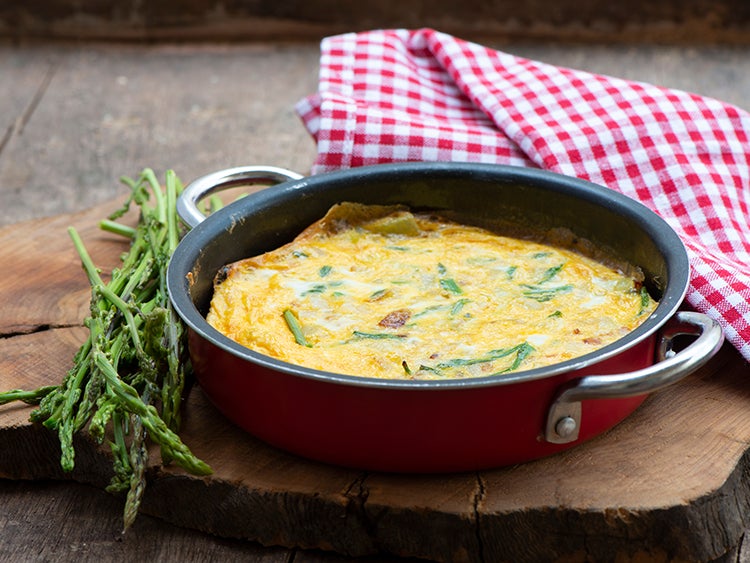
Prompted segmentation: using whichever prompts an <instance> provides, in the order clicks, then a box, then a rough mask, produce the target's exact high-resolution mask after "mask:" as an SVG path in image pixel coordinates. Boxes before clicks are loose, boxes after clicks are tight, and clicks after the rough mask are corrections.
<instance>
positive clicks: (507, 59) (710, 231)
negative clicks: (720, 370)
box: [297, 29, 750, 360]
mask: <svg viewBox="0 0 750 563" xmlns="http://www.w3.org/2000/svg"><path fill="white" fill-rule="evenodd" d="M297 112H298V114H299V115H300V117H301V118H302V121H303V122H304V124H305V126H306V128H307V129H308V131H309V132H310V133H311V134H312V136H313V137H314V139H315V140H316V142H317V147H318V156H317V159H316V161H315V163H314V167H313V173H319V172H323V171H328V170H335V169H340V168H350V167H355V166H362V165H368V164H377V163H385V162H396V161H436V160H444V161H464V162H492V163H502V164H512V165H517V166H527V167H539V168H545V169H548V170H552V171H555V172H558V173H562V174H566V175H568V176H576V177H579V178H583V179H585V180H589V181H591V182H594V183H597V184H600V185H604V186H608V187H609V188H611V189H614V190H618V191H620V192H622V193H624V194H626V195H628V196H630V197H632V198H634V199H637V200H640V201H641V202H642V203H644V204H645V205H647V206H648V207H650V208H651V209H652V210H653V211H655V212H656V213H658V214H659V215H660V216H661V217H663V218H664V219H665V220H666V221H667V222H668V223H669V224H670V225H671V226H672V227H673V228H674V229H675V230H676V231H677V233H678V234H679V235H680V237H681V238H682V240H683V241H684V242H685V245H686V247H687V249H688V253H689V255H690V262H691V265H692V274H691V282H690V287H689V289H688V294H687V300H688V302H689V303H690V305H692V306H693V307H694V308H695V309H696V310H698V311H702V312H704V313H707V314H708V315H710V316H711V317H713V318H715V319H717V320H718V321H719V322H720V323H721V324H722V326H723V328H724V330H725V334H726V337H727V339H728V340H729V341H730V342H731V343H732V344H733V345H734V346H735V347H736V348H737V349H738V350H739V351H740V353H741V354H742V355H743V357H744V358H745V359H747V360H750V224H748V223H749V222H750V213H749V211H748V209H749V205H750V162H748V161H749V160H750V142H748V135H749V133H750V114H748V113H746V112H745V111H743V110H741V109H738V108H737V107H734V106H731V105H729V104H726V103H723V102H720V101H717V100H714V99H710V98H706V97H703V96H698V95H695V94H690V93H687V92H682V91H678V90H670V89H665V88H660V87H657V86H653V85H650V84H645V83H639V82H632V81H626V80H621V79H618V78H612V77H608V76H601V75H596V74H591V73H587V72H582V71H578V70H571V69H566V68H560V67H556V66H552V65H549V64H544V63H541V62H538V61H533V60H529V59H524V58H520V57H517V56H513V55H510V54H507V53H503V52H500V51H495V50H491V49H488V48H486V47H483V46H481V45H477V44H475V43H470V42H467V41H463V40H461V39H458V38H455V37H452V36H450V35H446V34H444V33H440V32H437V31H435V30H431V29H420V30H384V31H372V32H365V33H350V34H345V35H340V36H336V37H330V38H327V39H325V40H324V41H323V43H322V53H321V69H320V87H319V91H318V92H317V93H316V94H314V95H311V96H309V97H307V98H305V99H303V100H301V101H300V102H299V103H298V105H297Z"/></svg>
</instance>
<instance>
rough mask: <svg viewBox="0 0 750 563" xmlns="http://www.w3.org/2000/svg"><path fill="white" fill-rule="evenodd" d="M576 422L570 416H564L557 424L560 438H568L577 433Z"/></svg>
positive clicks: (556, 430)
mask: <svg viewBox="0 0 750 563" xmlns="http://www.w3.org/2000/svg"><path fill="white" fill-rule="evenodd" d="M576 426H577V424H576V421H575V419H573V418H572V417H570V416H564V417H563V418H561V419H560V420H558V421H557V423H556V424H555V432H556V433H557V435H558V436H560V438H567V437H568V436H570V435H572V434H573V433H574V432H575V431H576Z"/></svg>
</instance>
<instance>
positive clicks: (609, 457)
mask: <svg viewBox="0 0 750 563" xmlns="http://www.w3.org/2000/svg"><path fill="white" fill-rule="evenodd" d="M111 207H112V205H111V204H110V206H109V207H107V206H103V207H98V208H95V209H92V210H90V211H88V212H82V213H79V214H76V215H72V216H67V217H60V218H57V219H55V220H54V221H52V222H45V223H44V224H45V226H46V228H45V229H44V230H43V231H41V232H40V231H39V224H40V223H39V222H38V221H32V222H29V223H21V224H18V225H15V226H13V227H7V228H5V229H0V239H2V240H4V241H5V242H6V243H8V242H13V241H14V240H26V239H31V238H34V237H32V236H31V235H32V233H34V234H35V236H36V239H35V241H34V242H28V243H23V245H24V246H23V248H24V251H23V252H20V251H10V250H9V249H10V248H13V244H3V245H2V246H0V260H2V261H3V263H4V264H6V265H8V266H9V268H10V270H9V271H11V272H13V273H14V274H13V275H12V276H6V277H5V278H3V280H2V281H0V295H2V296H4V297H6V298H9V299H10V298H11V297H12V296H13V295H14V294H16V293H17V292H18V291H19V289H18V288H19V287H26V286H29V291H32V292H33V293H34V295H35V299H36V300H35V301H34V303H39V304H40V305H35V304H34V303H31V304H30V303H29V302H28V301H27V302H26V305H25V307H26V308H30V309H34V308H37V309H38V310H37V311H36V312H33V313H26V312H24V307H22V306H20V305H13V307H14V309H13V310H14V311H15V312H12V314H11V313H8V312H5V313H4V316H3V317H2V323H0V327H2V330H3V333H4V334H5V337H4V338H2V339H0V382H2V387H3V388H12V387H24V388H32V387H35V386H38V385H41V384H49V383H55V382H57V381H59V380H60V379H61V377H62V376H63V374H64V373H65V371H66V369H67V368H68V366H69V365H70V362H71V358H72V355H73V353H74V352H75V350H76V349H77V347H78V345H79V344H80V342H82V340H83V338H84V337H85V332H84V330H83V329H82V327H81V326H80V324H81V318H80V314H81V312H82V311H85V307H86V303H87V299H88V296H87V294H86V292H85V291H84V289H85V287H86V286H87V282H86V280H85V278H84V276H83V273H82V271H81V270H80V267H79V266H78V265H76V264H75V260H74V259H73V258H71V257H70V256H68V257H66V258H60V259H59V262H58V261H57V259H56V258H54V257H51V256H50V252H52V253H53V254H55V255H57V253H58V252H59V253H63V254H64V252H65V250H64V247H65V246H66V245H67V244H69V243H68V242H67V241H66V239H65V235H64V229H65V227H64V226H63V225H65V226H67V225H68V224H73V225H76V226H77V227H78V228H79V229H80V231H81V233H82V234H83V235H84V240H85V241H86V243H87V246H88V247H89V250H90V252H91V254H92V256H93V258H94V261H95V262H96V263H97V264H98V265H100V266H102V267H107V268H109V267H111V266H113V265H115V264H116V263H117V262H118V258H119V255H120V253H121V251H122V249H123V247H122V242H121V241H119V240H117V239H114V238H112V237H111V236H108V235H104V234H97V229H96V227H95V225H96V222H97V220H98V219H99V218H100V217H101V216H102V212H103V210H104V208H107V209H109V208H111ZM105 213H106V212H105ZM61 255H62V254H61ZM44 263H49V264H51V265H54V271H55V272H56V275H55V276H54V283H53V282H52V281H50V277H49V276H46V275H44V273H43V270H42V269H41V268H40V267H39V264H44ZM18 276H22V277H23V279H24V280H25V283H24V284H21V285H18V284H19V283H20V282H19V281H18V279H17V278H18ZM73 295H74V296H75V298H74V297H71V296H73ZM14 316H16V317H18V316H22V317H24V318H25V320H24V321H23V322H18V321H15V320H14ZM75 319H78V320H77V321H76V320H75ZM66 323H67V324H66ZM62 325H65V326H62ZM19 326H23V327H25V328H24V329H23V330H19V329H18V327H19ZM747 374H748V366H747V365H746V364H745V363H744V362H743V361H742V360H741V359H740V357H739V355H738V354H737V353H736V352H735V351H734V350H733V349H731V348H729V347H725V348H724V349H723V350H722V351H721V353H720V354H719V355H718V356H717V357H716V358H715V359H714V360H712V361H711V362H710V363H709V365H708V366H707V367H705V368H704V369H702V370H700V372H699V373H697V374H694V375H692V376H690V377H689V378H687V379H685V380H683V382H681V383H680V384H678V385H675V386H673V387H672V388H669V389H667V390H665V391H663V392H660V393H657V394H655V395H653V396H652V397H650V398H649V399H648V400H647V401H646V402H645V403H644V405H643V406H642V407H641V408H640V409H639V410H638V411H636V412H635V413H634V414H633V415H632V416H631V417H630V418H628V419H627V420H626V421H625V422H623V423H622V424H620V425H619V426H617V427H616V428H614V429H613V430H611V431H610V432H608V433H606V434H605V435H603V436H601V437H599V438H597V439H595V440H592V441H591V442H589V443H587V444H584V445H582V446H579V447H577V448H575V449H573V450H570V451H569V452H566V453H563V454H559V455H556V456H554V457H550V458H548V459H544V460H539V461H536V462H532V463H527V464H522V465H518V466H514V467H509V468H503V469H498V470H494V471H483V472H479V473H467V474H452V475H432V476H419V475H392V474H380V473H370V472H363V471H357V470H351V469H346V468H338V467H333V466H328V465H323V464H320V463H316V462H312V461H308V460H304V459H301V458H298V457H295V456H292V455H289V454H286V453H284V452H281V451H279V450H276V449H274V448H272V447H270V446H268V445H266V444H264V443H262V442H260V441H259V440H257V439H255V438H253V437H252V436H249V435H247V434H245V433H244V432H242V431H240V430H239V429H237V428H236V427H234V426H233V425H231V424H230V423H229V422H227V421H226V420H225V419H224V418H223V417H222V416H221V415H220V414H219V413H218V412H217V411H216V409H214V407H213V406H212V405H211V404H210V403H209V402H208V401H207V400H206V398H205V396H204V395H203V394H202V392H201V390H200V388H198V387H194V388H193V389H191V391H190V393H189V396H188V399H187V402H186V405H185V410H184V424H183V429H182V432H181V436H182V437H183V439H184V441H185V442H186V443H187V444H188V445H189V446H190V447H191V449H193V451H194V452H195V453H196V454H197V455H198V456H199V457H201V458H202V459H204V460H205V461H207V462H208V463H209V464H210V465H211V466H212V467H213V469H214V474H213V475H212V476H210V477H205V478H196V477H193V476H190V475H187V474H185V473H184V472H183V471H181V470H179V469H176V468H171V467H162V466H160V465H158V464H155V465H153V466H152V467H151V468H150V470H149V484H148V488H147V492H146V496H145V500H144V505H143V509H144V514H147V515H150V516H152V517H156V518H158V519H159V520H160V521H162V522H165V523H171V524H174V525H176V526H178V527H180V528H184V529H189V530H198V531H200V532H202V533H208V534H211V535H214V536H216V537H223V538H230V539H236V540H250V541H252V542H256V543H257V544H260V545H267V546H282V547H287V548H293V549H296V548H304V549H315V550H324V551H332V552H336V553H338V554H340V555H341V556H347V557H349V556H352V557H353V556H370V557H374V556H378V554H387V555H397V556H404V557H421V558H427V559H432V560H437V561H467V562H475V561H476V562H481V561H545V560H560V561H585V560H596V561H607V560H617V561H640V560H663V561H682V560H684V561H696V560H700V561H705V560H711V559H716V558H719V557H726V556H727V555H726V554H729V553H736V550H737V546H738V545H739V543H740V540H741V537H742V535H743V532H744V530H745V529H746V528H747V527H748V525H750V522H748V521H747V520H748V514H750V486H749V485H748V476H750V465H749V462H750V459H748V454H747V444H748V443H750V387H749V386H748V385H747ZM30 410H31V407H27V406H23V405H17V404H11V405H5V406H2V407H0V477H3V478H6V479H47V478H52V479H71V480H75V481H77V482H81V483H87V484H91V485H93V486H94V487H96V488H97V489H101V488H103V487H104V486H105V485H106V482H107V480H108V478H109V471H110V470H109V459H108V453H107V450H106V448H105V447H102V446H99V445H98V444H96V443H94V442H93V441H92V440H91V439H90V438H89V437H87V436H86V435H85V434H83V435H81V436H79V437H78V439H77V441H76V447H77V457H76V469H75V470H74V472H73V473H72V474H68V475H64V474H62V473H61V471H60V470H59V466H58V458H57V456H58V455H59V447H58V446H57V443H56V437H55V436H54V435H52V433H50V432H49V431H46V430H44V429H43V428H42V427H41V426H39V425H36V424H32V423H30V422H28V414H29V412H30ZM488 447H491V444H488ZM156 459H158V458H154V460H156ZM108 502H109V501H108ZM76 510H78V509H76ZM107 525H110V524H107ZM5 526H6V527H7V526H8V524H7V523H6V524H5ZM0 532H3V529H2V528H0ZM3 533H4V532H3ZM231 545H235V544H231ZM14 549H15V548H14ZM274 553H275V552H273V551H271V552H268V555H267V556H268V557H271V560H274V559H273V557H275V555H274ZM265 556H266V555H264V557H265ZM295 560H296V559H295Z"/></svg>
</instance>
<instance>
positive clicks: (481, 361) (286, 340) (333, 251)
mask: <svg viewBox="0 0 750 563" xmlns="http://www.w3.org/2000/svg"><path fill="white" fill-rule="evenodd" d="M656 305H657V303H656V301H655V300H654V299H653V298H652V297H651V296H650V295H649V293H648V292H647V291H646V289H645V288H644V287H643V284H642V275H638V273H637V271H635V273H634V271H633V270H630V271H628V273H627V274H626V273H625V272H624V271H623V269H618V268H614V267H612V266H610V265H607V264H605V263H603V262H601V261H599V260H595V259H593V258H590V257H587V256H585V255H583V254H582V253H580V252H578V251H577V250H573V249H569V248H565V247H563V246H558V245H553V244H549V243H545V242H540V241H537V240H529V239H525V238H519V237H514V236H505V235H501V234H497V233H495V232H492V231H490V230H487V229H483V228H479V227H477V226H473V225H465V224H461V223H459V222H455V221H451V220H447V219H444V218H441V217H438V216H434V215H432V214H420V213H416V212H412V211H410V210H409V209H406V208H403V207H400V206H365V205H361V204H352V203H343V204H340V205H337V206H334V207H333V208H332V209H331V210H330V211H329V213H328V214H327V215H326V216H325V217H324V218H323V219H321V220H320V221H318V222H316V223H315V224H313V225H311V226H310V227H309V228H308V229H306V230H305V231H304V232H303V233H301V234H300V235H299V236H298V237H297V238H296V239H295V240H294V241H292V242H290V243H289V244H286V245H284V246H282V247H280V248H278V249H276V250H273V251H271V252H267V253H265V254H262V255H260V256H256V257H252V258H248V259H245V260H242V261H239V262H236V263H233V264H229V265H227V266H226V267H224V268H223V269H222V271H221V272H219V274H218V275H217V277H216V280H215V283H214V295H213V298H212V301H211V306H210V311H209V313H208V315H207V319H208V322H209V323H210V324H211V325H212V326H213V327H214V328H216V329H217V330H219V331H220V332H221V333H223V334H225V335H226V336H228V337H229V338H231V339H233V340H235V341H236V342H238V343H240V344H242V345H244V346H246V347H248V348H251V349H253V350H256V351H258V352H260V353H263V354H266V355H269V356H273V357H275V358H278V359H281V360H283V361H286V362H289V363H292V364H297V365H301V366H306V367H309V368H314V369H319V370H324V371H328V372H335V373H340V374H348V375H354V376H366V377H378V378H400V379H403V378H407V379H437V378H439V379H442V378H467V377H481V376H492V375H501V374H505V373H509V372H515V371H518V370H527V369H532V368H536V367H541V366H547V365H550V364H555V363H558V362H561V361H564V360H568V359H570V358H574V357H578V356H581V355H583V354H586V353H588V352H591V351H594V350H596V349H598V348H601V347H603V346H605V345H607V344H609V343H611V342H613V341H615V340H617V339H619V338H620V337H622V336H624V335H626V334H627V333H629V332H630V331H632V330H633V329H634V328H635V327H637V326H638V325H640V324H641V323H642V322H643V321H644V320H645V319H647V318H648V316H649V315H650V314H651V312H652V311H653V310H654V309H655V308H656Z"/></svg>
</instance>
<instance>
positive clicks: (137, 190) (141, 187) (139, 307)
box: [0, 169, 211, 529]
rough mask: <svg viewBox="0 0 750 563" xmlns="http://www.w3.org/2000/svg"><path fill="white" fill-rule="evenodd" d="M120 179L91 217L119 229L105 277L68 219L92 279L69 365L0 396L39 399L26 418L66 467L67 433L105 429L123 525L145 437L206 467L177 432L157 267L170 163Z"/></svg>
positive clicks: (182, 377) (179, 373) (177, 371)
mask: <svg viewBox="0 0 750 563" xmlns="http://www.w3.org/2000/svg"><path fill="white" fill-rule="evenodd" d="M123 182H124V183H125V184H127V186H128V187H129V188H130V196H129V197H128V199H127V200H126V202H125V203H124V205H123V206H122V208H121V209H119V210H117V211H115V212H114V213H113V214H112V215H111V216H110V217H109V218H107V219H105V220H103V221H102V222H101V224H100V226H101V228H103V229H105V230H107V231H110V232H113V233H117V234H120V235H123V236H125V237H128V238H129V239H130V240H131V244H130V248H129V250H128V251H127V252H126V253H125V254H124V255H123V257H122V263H121V265H120V267H119V268H116V269H114V270H113V271H112V273H111V277H110V280H109V281H108V282H107V283H105V282H104V281H103V279H102V277H101V276H100V273H99V270H98V269H97V268H96V266H95V265H94V263H93V261H92V259H91V257H90V256H89V254H88V252H87V250H86V248H85V246H84V244H83V241H82V240H81V238H80V236H79V235H78V233H77V232H76V231H75V229H73V228H72V227H71V228H70V229H69V234H70V236H71V238H72V240H73V244H74V246H75V248H76V250H77V252H78V254H79V256H80V258H81V262H82V265H83V269H84V270H85V272H86V275H87V276H88V279H89V282H90V284H91V313H90V316H89V317H88V318H87V319H86V321H85V325H86V327H87V328H88V330H89V335H88V338H87V340H86V341H85V342H84V344H83V345H82V346H81V347H80V349H79V350H78V352H77V353H76V355H75V357H74V365H73V367H72V369H71V370H70V371H69V372H68V373H67V375H66V376H65V378H64V379H63V381H62V382H61V383H60V384H59V385H53V386H46V387H41V388H39V389H36V390H32V391H23V390H12V391H8V392H6V393H0V404H3V403H7V402H10V401H16V400H19V401H24V402H26V403H29V404H38V407H37V408H36V409H34V410H33V411H32V412H31V415H30V419H31V420H32V421H35V422H40V423H42V424H43V425H44V426H45V427H47V428H50V429H52V430H55V431H56V432H57V434H58V437H59V440H60V446H61V459H60V463H61V466H62V468H63V470H65V471H71V470H72V469H73V467H74V463H75V459H74V458H75V451H74V448H73V436H74V434H75V433H77V432H79V431H80V430H82V429H83V428H85V427H86V426H88V432H89V434H90V435H91V436H93V437H94V438H95V439H97V440H98V441H99V442H100V443H102V442H103V441H104V440H105V437H109V446H110V448H111V451H112V454H113V460H114V476H113V478H112V480H111V483H110V485H109V487H108V489H107V490H108V491H110V492H126V491H127V496H126V501H125V509H124V527H125V529H127V528H128V527H129V526H130V525H131V524H132V523H133V521H134V519H135V517H136V515H137V513H138V509H139V507H140V503H141V500H142V495H143V492H144V488H145V484H146V479H145V470H146V466H147V462H148V449H147V446H146V441H147V438H148V439H151V440H152V441H153V442H155V443H156V444H158V445H159V447H160V450H161V457H162V460H163V461H164V463H170V462H173V463H175V464H176V465H178V466H180V467H182V468H184V469H185V470H186V471H188V472H190V473H193V474H196V475H207V474H209V473H210V472H211V469H210V467H209V466H208V465H207V464H206V463H204V462H203V461H201V460H200V459H198V458H197V457H196V456H195V455H194V454H193V453H192V452H191V451H190V450H189V449H188V447H187V446H186V445H185V444H184V443H183V442H182V441H181V440H180V438H179V436H178V435H177V431H178V430H179V426H180V405H181V402H182V398H183V391H184V387H185V382H186V377H187V376H188V375H189V374H188V371H189V369H190V363H189V358H188V357H187V352H186V350H187V347H186V345H185V336H186V335H185V329H184V325H183V324H182V321H181V320H180V319H179V317H178V316H177V315H176V314H175V312H174V311H173V309H172V306H171V303H170V301H169V297H168V295H167V289H166V271H167V265H168V263H169V259H170V257H171V256H172V253H173V252H174V250H175V248H176V247H177V244H178V242H179V239H180V227H179V221H178V218H177V213H176V210H175V201H176V198H177V196H178V194H179V192H180V191H181V189H182V185H181V184H180V181H179V179H178V178H177V177H176V175H175V174H174V172H173V171H171V170H170V171H167V173H166V178H165V186H164V188H162V186H161V185H160V184H159V182H158V180H157V178H156V176H155V174H154V172H153V171H152V170H150V169H146V170H144V171H143V172H142V173H141V175H140V176H139V177H138V178H137V179H135V180H134V179H130V178H123ZM134 205H135V206H137V207H138V208H140V214H139V220H138V224H137V226H136V227H135V228H133V227H130V226H128V225H124V224H122V223H119V222H117V219H120V218H121V217H122V216H123V215H124V214H125V213H127V211H128V210H129V209H130V208H131V206H134ZM110 428H111V430H110V433H109V434H108V433H107V430H108V429H110Z"/></svg>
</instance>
